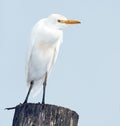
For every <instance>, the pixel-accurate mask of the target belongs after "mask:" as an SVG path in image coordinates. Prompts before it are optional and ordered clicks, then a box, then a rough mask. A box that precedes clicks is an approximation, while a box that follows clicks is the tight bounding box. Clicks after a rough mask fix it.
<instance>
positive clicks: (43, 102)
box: [42, 73, 47, 105]
mask: <svg viewBox="0 0 120 126" xmlns="http://www.w3.org/2000/svg"><path fill="white" fill-rule="evenodd" d="M46 84H47V73H46V75H45V80H44V82H43V97H42V104H43V105H44V104H45V90H46Z"/></svg>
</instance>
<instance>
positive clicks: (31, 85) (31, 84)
mask: <svg viewBox="0 0 120 126" xmlns="http://www.w3.org/2000/svg"><path fill="white" fill-rule="evenodd" d="M32 87H33V81H31V83H30V88H29V90H28V93H27V96H26V98H25V101H24V102H23V104H25V103H27V100H28V97H29V94H30V91H31V89H32Z"/></svg>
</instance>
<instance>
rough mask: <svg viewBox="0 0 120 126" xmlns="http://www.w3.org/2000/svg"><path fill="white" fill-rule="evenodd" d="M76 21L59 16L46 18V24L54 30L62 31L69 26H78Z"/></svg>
mask: <svg viewBox="0 0 120 126" xmlns="http://www.w3.org/2000/svg"><path fill="white" fill-rule="evenodd" d="M79 23H80V21H78V20H69V19H67V18H66V17H64V16H62V15H60V14H52V15H50V16H49V17H48V18H47V24H48V25H49V26H50V27H53V28H55V29H62V28H64V27H66V26H67V25H69V24H79Z"/></svg>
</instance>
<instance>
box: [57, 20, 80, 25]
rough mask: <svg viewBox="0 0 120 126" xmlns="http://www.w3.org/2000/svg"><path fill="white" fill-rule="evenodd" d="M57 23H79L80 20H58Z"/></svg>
mask: <svg viewBox="0 0 120 126" xmlns="http://www.w3.org/2000/svg"><path fill="white" fill-rule="evenodd" d="M58 22H59V23H65V24H80V23H81V22H80V21H78V20H58Z"/></svg>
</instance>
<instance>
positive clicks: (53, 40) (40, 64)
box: [26, 14, 80, 95]
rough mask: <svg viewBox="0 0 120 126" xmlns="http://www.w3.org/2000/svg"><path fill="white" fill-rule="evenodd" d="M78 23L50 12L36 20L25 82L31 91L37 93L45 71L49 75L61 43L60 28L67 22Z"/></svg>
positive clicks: (61, 34) (61, 33)
mask: <svg viewBox="0 0 120 126" xmlns="http://www.w3.org/2000/svg"><path fill="white" fill-rule="evenodd" d="M77 23H80V22H79V21H76V20H68V19H67V18H66V17H64V16H62V15H59V14H52V15H50V16H49V17H48V18H44V19H41V20H40V21H38V22H37V23H36V24H35V26H34V27H33V29H32V33H31V43H30V48H29V52H28V59H27V66H26V71H27V84H28V88H30V84H31V81H33V82H34V83H33V86H32V89H31V92H32V94H33V95H37V94H38V93H39V92H40V87H41V86H42V85H43V82H44V80H45V76H46V73H47V75H49V73H50V71H51V69H52V67H53V65H54V63H55V61H56V58H57V55H58V52H59V48H60V45H61V43H62V38H63V32H62V30H61V29H62V28H64V27H66V26H67V25H68V24H77Z"/></svg>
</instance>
